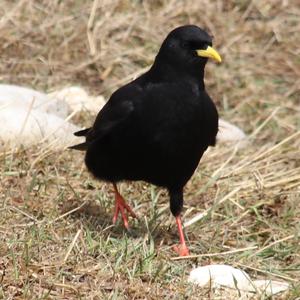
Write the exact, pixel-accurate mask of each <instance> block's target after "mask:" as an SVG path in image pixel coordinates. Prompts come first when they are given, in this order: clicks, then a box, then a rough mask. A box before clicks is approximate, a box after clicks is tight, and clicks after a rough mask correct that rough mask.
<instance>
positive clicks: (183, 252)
mask: <svg viewBox="0 0 300 300" xmlns="http://www.w3.org/2000/svg"><path fill="white" fill-rule="evenodd" d="M176 223H177V227H178V233H179V239H180V244H179V245H178V246H174V250H175V251H176V252H177V253H178V255H179V256H188V255H189V254H190V251H189V249H188V247H187V245H186V243H185V239H184V234H183V230H182V224H181V219H180V216H177V217H176Z"/></svg>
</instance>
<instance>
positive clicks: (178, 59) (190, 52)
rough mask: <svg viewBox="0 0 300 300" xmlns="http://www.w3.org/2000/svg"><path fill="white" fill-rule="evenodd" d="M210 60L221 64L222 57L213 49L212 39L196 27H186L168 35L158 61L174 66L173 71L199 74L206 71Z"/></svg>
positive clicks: (178, 28) (176, 29)
mask: <svg viewBox="0 0 300 300" xmlns="http://www.w3.org/2000/svg"><path fill="white" fill-rule="evenodd" d="M208 58H212V59H213V60H215V61H217V62H221V56H220V55H219V53H218V52H217V51H216V50H215V49H214V48H213V47H212V37H211V36H210V35H209V34H208V33H207V32H206V31H204V30H202V29H201V28H199V27H197V26H195V25H186V26H181V27H177V28H175V29H174V30H172V31H171V32H170V33H169V34H168V36H167V37H166V39H165V40H164V42H163V43H162V46H161V48H160V50H159V53H158V55H157V58H156V61H157V62H158V63H159V64H163V65H169V66H172V69H173V70H176V69H177V70H180V72H182V71H186V72H188V73H191V72H196V73H197V70H198V71H201V70H203V69H204V66H205V64H206V62H207V60H208Z"/></svg>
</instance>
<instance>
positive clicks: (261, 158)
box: [0, 0, 300, 299]
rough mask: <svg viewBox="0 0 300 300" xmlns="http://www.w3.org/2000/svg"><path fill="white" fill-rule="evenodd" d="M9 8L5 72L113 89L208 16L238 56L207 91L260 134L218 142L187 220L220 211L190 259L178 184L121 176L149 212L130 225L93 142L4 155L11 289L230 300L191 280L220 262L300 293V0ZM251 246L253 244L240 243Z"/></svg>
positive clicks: (0, 264) (1, 11)
mask: <svg viewBox="0 0 300 300" xmlns="http://www.w3.org/2000/svg"><path fill="white" fill-rule="evenodd" d="M93 3H94V4H98V7H97V8H96V9H95V10H93V9H92V6H93ZM225 3H226V4H225ZM91 12H92V13H91ZM0 18H1V19H0V58H1V64H0V80H1V81H2V82H5V83H16V84H20V85H26V86H30V87H34V88H37V89H41V90H53V89H55V88H58V87H62V86H65V85H71V84H80V85H82V86H85V87H86V88H88V89H89V91H90V92H91V93H94V94H97V93H102V94H104V95H106V96H108V95H109V94H110V93H111V91H113V90H114V89H115V88H116V87H118V86H120V85H122V84H123V83H125V82H128V81H129V80H130V79H131V78H133V77H135V76H137V75H138V74H140V73H141V72H143V71H144V70H145V69H146V68H147V66H148V65H149V64H151V62H152V60H153V57H154V55H155V53H156V51H157V50H158V47H159V44H160V42H161V40H162V39H163V37H164V36H165V35H166V33H167V32H168V31H169V30H170V29H171V28H173V27H175V26H177V25H181V24H186V23H195V24H198V25H200V26H202V27H205V28H207V29H208V30H209V31H210V32H211V33H213V35H214V36H215V46H216V48H217V49H218V50H219V52H220V53H221V54H222V56H223V59H224V63H223V64H221V65H218V66H217V65H214V64H209V65H208V67H207V74H206V82H207V89H208V90H209V93H210V94H211V95H212V96H213V98H214V99H215V101H216V103H217V105H218V109H219V111H220V114H221V115H222V116H223V117H224V118H225V119H227V120H230V121H232V122H234V123H236V124H237V125H239V126H241V127H242V128H243V129H245V130H246V132H247V133H248V134H249V135H250V139H249V144H248V145H247V146H246V147H244V148H242V149H236V148H235V145H222V144H220V145H217V146H216V147H215V148H214V149H210V150H209V151H208V153H207V154H206V155H205V157H204V159H203V161H202V162H201V165H200V168H199V170H198V172H197V173H196V174H195V175H194V177H193V178H192V180H191V181H190V182H189V184H188V185H187V187H186V202H185V204H186V206H185V219H186V220H188V219H190V218H192V217H193V216H195V215H197V214H199V213H200V212H203V211H204V210H206V212H207V216H206V217H205V218H203V219H202V220H201V221H199V222H197V223H194V224H193V225H191V226H189V227H187V229H186V231H187V235H188V237H189V244H190V247H191V251H192V253H193V255H198V254H201V255H200V256H198V257H194V258H190V259H185V260H178V261H177V260H172V257H174V253H173V252H172V250H171V245H172V244H173V243H174V241H177V234H176V229H175V226H174V220H173V219H172V217H171V216H170V213H169V210H168V204H167V196H166V194H165V191H162V190H160V189H158V188H156V187H153V186H149V185H147V184H144V183H141V182H139V183H132V184H122V185H121V186H122V192H123V194H124V195H125V196H126V198H127V199H129V202H130V203H132V204H133V207H134V208H135V211H137V212H138V214H139V216H140V221H139V222H137V221H135V222H134V221H132V222H131V223H132V231H131V233H130V234H128V233H126V232H124V231H123V230H122V227H121V226H116V227H111V226H110V225H111V209H112V201H111V200H112V197H113V195H112V193H111V190H110V187H109V186H108V185H106V184H103V183H97V182H95V181H94V180H93V179H92V178H91V177H90V176H89V175H88V173H87V172H86V170H85V168H84V166H83V159H82V153H77V152H71V151H64V152H59V153H52V152H44V151H43V150H41V149H39V148H38V147H36V148H34V149H27V150H22V151H19V152H17V153H6V154H1V156H0V160H1V163H0V166H1V174H0V176H1V178H0V180H1V187H0V197H1V198H0V199H1V202H0V203H1V207H0V215H1V218H0V298H1V297H2V298H3V299H228V296H225V295H223V296H222V295H220V294H217V293H214V291H211V290H210V289H197V288H195V287H191V286H189V285H188V284H187V283H186V281H185V279H186V275H187V274H188V272H189V271H190V269H191V267H192V266H194V265H204V264H207V263H226V264H231V265H234V266H237V267H240V268H242V269H244V270H246V271H248V272H249V273H250V274H251V275H252V276H253V277H258V278H276V279H280V278H283V279H285V280H287V281H289V282H290V283H291V285H292V288H291V290H290V291H289V292H288V293H287V294H284V295H281V296H278V297H277V298H278V299H296V298H297V297H300V285H299V278H300V255H299V253H300V245H299V237H298V235H299V220H300V207H299V200H300V175H299V174H300V172H299V170H300V153H299V149H300V131H299V130H300V105H299V104H300V101H299V99H300V79H299V78H300V76H299V74H300V60H299V57H300V56H299V55H300V48H299V44H300V35H299V31H300V21H299V20H300V8H299V5H298V1H297V0H291V1H289V0H282V1H207V0H203V1H195V0H187V1H175V0H174V1H172V0H170V1H163V0H155V1H138V0H136V1H134V0H132V1H125V0H124V1H114V0H106V1H105V0H103V1H101V0H100V1H94V2H92V1H58V0H53V1H33V0H29V1H27V0H26V1H24V0H23V1H22V0H21V1H9V0H6V1H5V0H2V1H1V5H0ZM91 120H92V118H91V116H86V115H82V116H81V118H80V119H79V120H77V121H81V122H82V125H83V126H84V125H86V124H89V123H90V122H91ZM4 126H5V125H4ZM239 248H249V250H247V251H242V252H231V250H235V249H239ZM228 251H229V253H227V254H226V253H225V254H222V253H223V252H228ZM214 253H220V254H217V255H210V254H214ZM231 297H232V299H233V298H235V299H236V298H238V295H235V296H231ZM277 298H276V299H277ZM252 299H265V297H264V296H257V295H253V297H252Z"/></svg>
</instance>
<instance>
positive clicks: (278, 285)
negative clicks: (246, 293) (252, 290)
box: [253, 280, 289, 296]
mask: <svg viewBox="0 0 300 300" xmlns="http://www.w3.org/2000/svg"><path fill="white" fill-rule="evenodd" d="M253 283H254V286H255V287H256V288H257V290H259V291H260V292H261V293H263V294H265V295H267V296H272V295H276V294H278V293H281V292H284V291H286V290H288V289H289V284H288V283H287V282H284V281H276V280H254V281H253Z"/></svg>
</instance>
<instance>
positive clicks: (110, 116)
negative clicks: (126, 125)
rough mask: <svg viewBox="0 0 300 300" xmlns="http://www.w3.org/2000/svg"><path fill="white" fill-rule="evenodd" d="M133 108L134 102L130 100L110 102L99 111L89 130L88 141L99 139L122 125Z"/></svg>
mask: <svg viewBox="0 0 300 300" xmlns="http://www.w3.org/2000/svg"><path fill="white" fill-rule="evenodd" d="M133 110H134V106H133V102H132V101H130V100H125V101H115V102H111V103H110V102H108V103H107V104H106V105H105V106H104V107H103V109H102V110H101V111H100V112H99V114H98V116H97V118H96V120H95V123H94V125H93V127H92V128H91V129H90V130H89V131H88V132H87V134H86V138H87V141H88V142H92V141H94V140H99V139H100V138H102V137H103V136H105V135H107V134H108V133H110V132H111V131H112V130H113V128H115V127H117V126H119V125H121V124H122V123H123V122H124V121H125V120H126V119H127V118H128V117H129V115H130V114H131V113H132V112H133Z"/></svg>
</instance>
